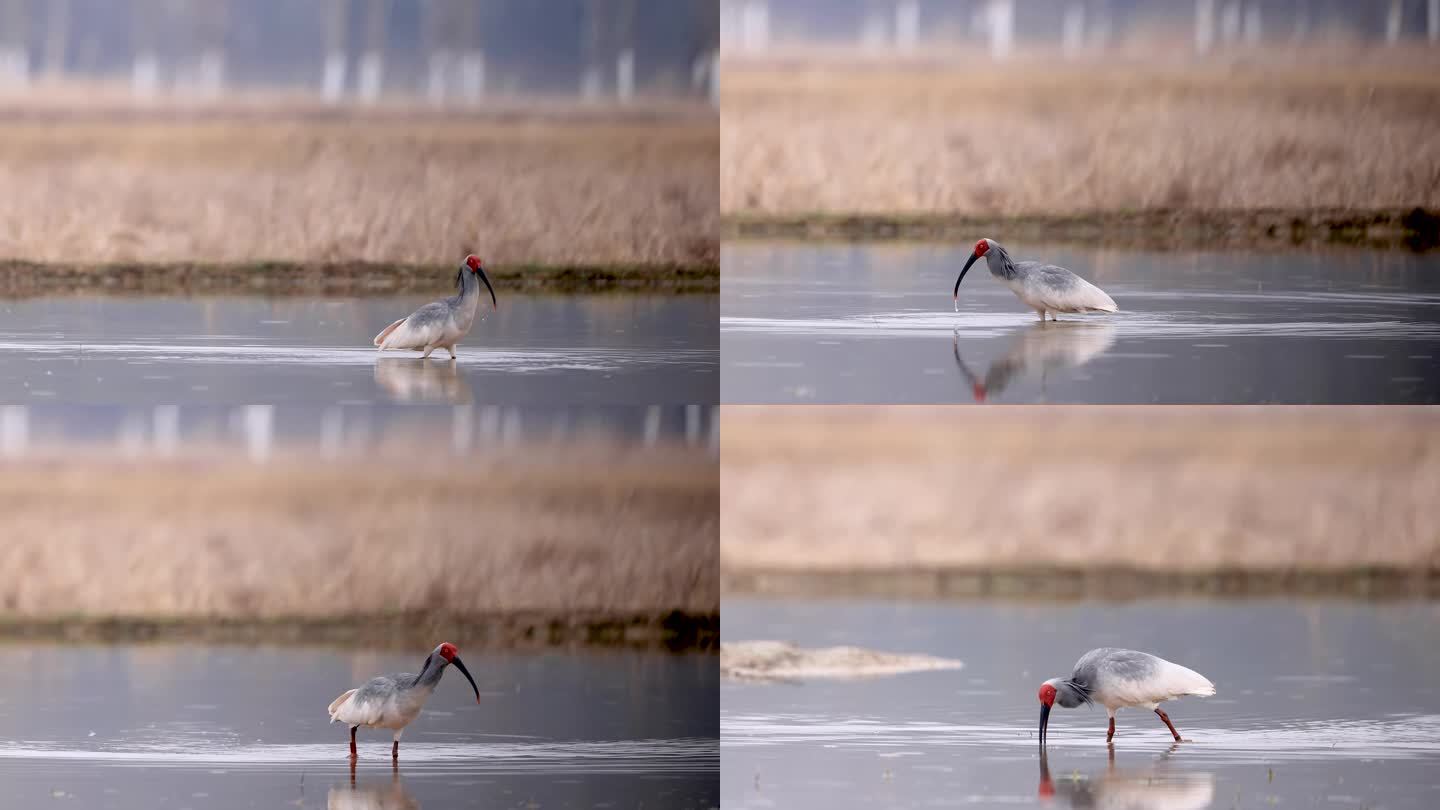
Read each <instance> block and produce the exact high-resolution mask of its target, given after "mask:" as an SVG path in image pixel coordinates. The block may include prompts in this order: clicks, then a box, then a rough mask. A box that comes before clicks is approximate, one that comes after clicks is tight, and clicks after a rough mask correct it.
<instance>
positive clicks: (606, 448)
mask: <svg viewBox="0 0 1440 810" xmlns="http://www.w3.org/2000/svg"><path fill="white" fill-rule="evenodd" d="M718 500H719V492H718V482H717V478H716V469H715V461H714V457H713V456H712V455H709V454H708V453H706V452H704V451H703V450H688V449H683V448H678V447H677V448H656V449H652V450H643V449H626V448H625V447H622V446H616V445H614V444H609V443H599V442H593V443H578V444H571V445H566V446H534V447H528V446H526V447H516V448H513V449H510V450H504V451H501V450H496V451H494V452H489V453H487V454H486V457H485V459H483V460H462V459H458V458H457V459H451V458H447V457H446V454H445V451H444V450H443V446H440V445H436V446H435V448H434V452H427V453H424V454H423V460H417V458H416V457H415V455H414V453H413V452H411V453H396V452H387V453H377V454H375V455H374V456H372V458H371V459H370V460H369V461H368V462H367V463H356V462H355V461H353V460H351V461H348V462H347V461H335V462H324V461H319V460H314V459H305V458H299V457H289V458H287V459H281V460H278V461H276V462H274V463H271V464H267V465H263V466H262V465H251V464H248V463H246V462H245V461H243V460H237V459H235V458H234V457H233V456H232V455H227V454H216V453H200V452H195V451H193V450H192V452H190V453H188V454H187V455H185V456H184V457H182V458H179V459H174V460H168V461H160V460H151V461H145V462H143V463H140V462H130V463H127V462H124V461H120V460H115V459H113V457H110V456H108V455H106V454H101V453H95V454H79V455H77V454H75V453H73V452H71V453H67V454H66V455H65V456H58V455H56V456H53V457H51V458H49V459H48V460H45V459H41V460H31V461H23V462H11V463H9V464H8V465H6V466H5V467H4V468H3V469H0V505H3V508H4V510H5V514H6V518H5V532H4V533H5V541H4V543H0V617H4V618H6V619H9V620H14V619H16V618H21V617H31V618H47V617H48V618H54V617H61V618H63V617H86V618H92V619H93V618H96V617H100V618H105V617H116V616H119V617H127V616H128V617H134V616H144V617H161V618H222V619H252V618H265V617H276V616H295V617H339V618H345V617H352V616H357V615H377V614H395V613H401V612H406V611H415V612H427V611H430V612H441V613H447V614H450V615H473V614H480V613H487V614H502V615H503V614H507V613H514V612H526V611H532V612H539V613H542V614H549V615H559V616H564V615H568V614H589V615H593V614H601V615H604V614H629V613H638V614H648V615H661V614H664V613H666V612H668V611H673V610H681V611H698V612H712V613H713V612H715V611H718V610H719V605H720V603H719V591H718V587H719V584H718V560H717V554H718V552H717V540H716V538H717V534H718V511H717V510H718Z"/></svg>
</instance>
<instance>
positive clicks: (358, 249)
mask: <svg viewBox="0 0 1440 810" xmlns="http://www.w3.org/2000/svg"><path fill="white" fill-rule="evenodd" d="M717 150H718V145H717V135H716V129H715V122H714V118H713V117H710V116H705V115H700V116H696V115H693V114H683V115H682V114H671V115H662V114H656V115H650V116H639V115H635V116H625V117H622V116H605V115H600V114H594V115H588V116H580V115H575V116H556V115H551V116H526V115H520V114H516V115H507V116H496V117H493V118H473V117H472V118H466V119H446V118H438V117H435V116H429V117H426V118H406V117H404V116H399V115H372V116H360V117H352V118H343V117H342V118H336V119H333V120H332V119H331V118H327V117H323V116H313V115H306V114H301V113H298V112H297V113H294V114H287V113H286V112H285V111H284V110H281V111H278V112H274V113H273V114H269V115H261V114H254V115H250V114H234V115H220V116H193V117H192V116H185V115H178V114H171V113H164V114H161V113H155V114H146V113H143V111H142V112H141V113H131V112H126V113H124V114H120V113H116V114H113V115H106V114H85V115H68V114H53V115H52V114H48V113H46V112H45V111H44V110H41V111H38V112H35V111H31V112H30V113H25V112H23V111H22V112H18V113H17V112H14V111H11V114H9V115H7V121H6V122H5V123H3V124H0V187H3V188H4V189H5V193H4V194H3V195H0V259H28V260H37V261H65V262H87V263H88V262H108V261H125V262H130V261H141V262H152V261H153V262H159V261H220V262H226V261H252V260H259V259H283V260H296V261H335V260H339V261H350V260H363V261H372V262H427V263H429V262H436V261H443V262H448V261H451V260H455V259H456V258H457V257H459V256H463V255H464V254H465V253H466V252H467V251H472V252H476V253H480V254H481V255H483V256H484V257H485V258H487V259H490V260H492V261H495V262H499V263H515V264H518V263H569V264H605V263H637V262H646V263H649V262H656V263H671V262H683V263H692V262H695V261H697V260H709V261H712V262H713V260H714V256H715V255H716V254H717V253H718V249H717V247H716V244H717V241H718V233H719V210H718V194H719V189H718V180H717V168H716V167H717V159H718V158H717Z"/></svg>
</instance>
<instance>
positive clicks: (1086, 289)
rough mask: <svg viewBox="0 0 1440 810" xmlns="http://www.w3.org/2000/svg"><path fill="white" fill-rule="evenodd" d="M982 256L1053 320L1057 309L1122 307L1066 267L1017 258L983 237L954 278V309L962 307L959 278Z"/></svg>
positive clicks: (998, 275) (1014, 289)
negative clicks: (1019, 260)
mask: <svg viewBox="0 0 1440 810" xmlns="http://www.w3.org/2000/svg"><path fill="white" fill-rule="evenodd" d="M981 256H984V257H985V263H986V264H987V265H989V267H990V275H992V276H994V277H995V278H997V279H999V280H1000V281H1001V282H1002V283H1003V284H1004V285H1005V286H1007V287H1009V288H1010V290H1011V291H1012V292H1014V293H1015V295H1017V296H1018V297H1019V298H1020V300H1021V301H1024V302H1025V304H1026V305H1027V306H1029V307H1031V308H1032V309H1034V310H1035V312H1036V313H1037V314H1038V315H1039V316H1040V320H1042V321H1043V320H1045V313H1047V312H1048V313H1050V317H1051V319H1052V320H1053V319H1054V317H1055V313H1058V312H1116V311H1118V310H1119V307H1117V306H1115V302H1114V301H1113V300H1112V299H1111V298H1110V296H1108V295H1106V294H1105V292H1104V291H1103V290H1101V289H1100V288H1099V287H1096V286H1095V285H1094V284H1091V283H1090V282H1088V281H1086V280H1085V279H1083V278H1080V277H1079V276H1077V275H1075V274H1074V273H1072V272H1070V271H1069V270H1066V269H1065V268H1063V267H1056V266H1055V265H1053V264H1041V263H1040V262H1017V261H1015V260H1014V259H1012V258H1010V253H1009V252H1008V251H1006V250H1005V247H1004V246H1003V245H1001V244H1000V243H999V242H996V241H995V240H994V239H981V240H980V241H979V242H976V243H975V251H974V252H973V253H971V254H970V259H969V260H968V261H966V262H965V267H964V268H963V269H961V271H960V277H959V278H957V279H955V309H956V311H959V309H960V282H962V281H964V280H965V274H966V273H968V272H970V265H972V264H974V263H975V261H976V260H977V259H979V258H980V257H981Z"/></svg>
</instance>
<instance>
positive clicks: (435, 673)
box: [415, 659, 445, 689]
mask: <svg viewBox="0 0 1440 810" xmlns="http://www.w3.org/2000/svg"><path fill="white" fill-rule="evenodd" d="M444 674H445V662H444V661H440V660H437V659H426V661H425V668H424V670H423V671H422V672H421V673H420V674H419V675H418V676H417V677H416V678H415V686H416V687H417V688H421V689H434V688H435V684H437V683H440V676H441V675H444Z"/></svg>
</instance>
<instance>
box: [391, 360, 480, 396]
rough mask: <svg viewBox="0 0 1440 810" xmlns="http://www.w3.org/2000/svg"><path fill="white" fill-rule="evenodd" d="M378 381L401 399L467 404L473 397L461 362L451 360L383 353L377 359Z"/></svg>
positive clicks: (392, 394)
mask: <svg viewBox="0 0 1440 810" xmlns="http://www.w3.org/2000/svg"><path fill="white" fill-rule="evenodd" d="M375 383H376V384H377V385H379V386H380V387H381V388H383V389H385V393H386V394H389V395H390V398H391V399H394V400H396V401H398V402H448V403H450V404H453V405H465V404H467V403H469V402H470V401H471V400H472V399H473V397H474V394H473V392H472V391H471V390H470V386H468V385H466V384H465V377H464V375H462V374H461V373H460V367H459V365H457V364H456V363H453V362H451V361H449V360H436V359H434V358H431V359H429V360H420V359H417V358H413V357H381V358H379V359H378V360H376V361H375Z"/></svg>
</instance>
